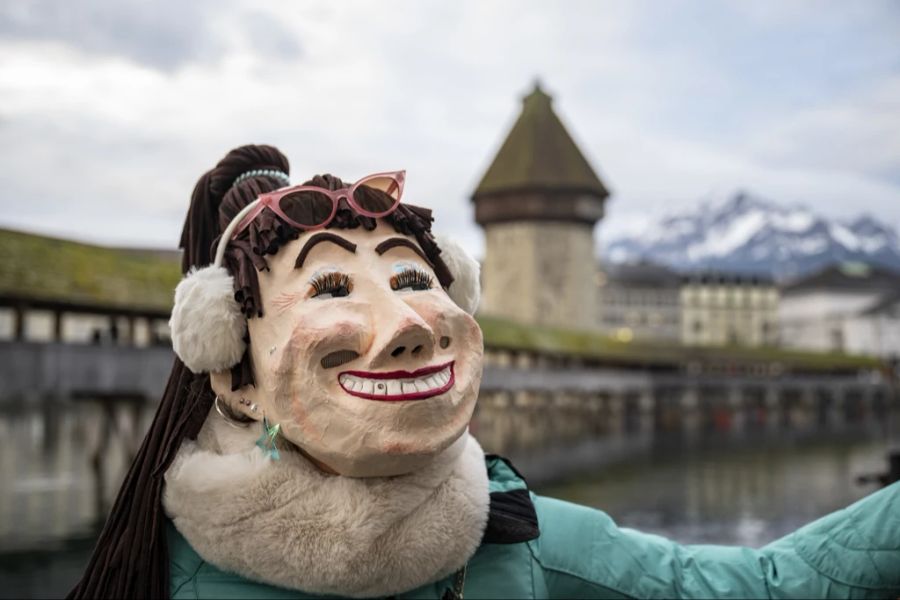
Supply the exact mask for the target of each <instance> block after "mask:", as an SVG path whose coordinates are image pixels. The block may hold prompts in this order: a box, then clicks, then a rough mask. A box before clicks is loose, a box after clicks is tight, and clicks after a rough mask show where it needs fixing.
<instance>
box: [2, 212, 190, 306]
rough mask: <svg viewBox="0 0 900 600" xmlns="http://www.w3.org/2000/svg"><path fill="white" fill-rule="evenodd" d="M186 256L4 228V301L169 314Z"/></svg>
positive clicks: (171, 252)
mask: <svg viewBox="0 0 900 600" xmlns="http://www.w3.org/2000/svg"><path fill="white" fill-rule="evenodd" d="M180 256H181V253H180V252H178V251H174V250H172V251H169V250H138V249H126V248H109V247H104V246H96V245H92V244H85V243H82V242H74V241H69V240H61V239H57V238H52V237H48V236H43V235H37V234H33V233H25V232H21V231H13V230H9V229H0V302H2V303H3V304H10V303H18V302H22V303H26V304H32V305H35V306H40V307H44V308H54V307H57V308H59V309H61V310H68V311H83V312H100V313H110V312H117V311H122V312H124V313H128V314H147V315H148V316H161V315H165V314H168V313H169V312H170V311H171V308H172V299H173V294H174V290H175V286H176V285H177V284H178V281H179V280H180V279H181V268H180V262H181V258H180Z"/></svg>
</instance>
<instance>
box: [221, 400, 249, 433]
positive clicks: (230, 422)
mask: <svg viewBox="0 0 900 600" xmlns="http://www.w3.org/2000/svg"><path fill="white" fill-rule="evenodd" d="M213 406H215V407H216V412H217V413H219V416H220V417H222V419H224V421H225V423H227V424H228V425H230V426H231V427H234V428H235V429H246V427H247V425H249V423H241V424H240V425H238V423H240V421H236V420H235V419H234V417H229V416H228V415H226V414H225V411H224V410H222V407H221V406H219V396H216V399H215V401H214V402H213Z"/></svg>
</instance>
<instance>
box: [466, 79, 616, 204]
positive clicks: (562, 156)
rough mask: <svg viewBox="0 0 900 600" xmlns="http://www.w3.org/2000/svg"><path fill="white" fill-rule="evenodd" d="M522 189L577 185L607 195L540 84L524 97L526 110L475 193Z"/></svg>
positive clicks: (573, 186) (477, 194) (602, 196)
mask: <svg viewBox="0 0 900 600" xmlns="http://www.w3.org/2000/svg"><path fill="white" fill-rule="evenodd" d="M522 189H561V190H562V189H564V190H568V189H575V190H581V191H585V192H589V193H594V194H596V195H598V196H600V197H601V198H605V197H606V196H608V195H609V192H608V191H607V189H606V186H604V185H603V183H602V182H601V181H600V178H599V177H597V174H596V173H595V172H594V169H593V168H591V165H590V164H589V163H588V161H587V159H586V158H585V157H584V155H583V154H582V153H581V150H579V149H578V146H577V145H576V144H575V142H574V140H572V136H570V135H569V132H568V131H566V128H565V126H564V125H563V124H562V122H561V121H560V120H559V117H558V116H557V115H556V113H555V112H554V111H553V106H552V98H551V97H550V96H548V95H547V94H546V93H544V91H543V90H541V88H540V86H539V85H535V88H534V91H532V92H531V93H530V94H528V95H527V96H526V97H525V98H524V100H523V106H522V113H521V114H520V115H519V118H518V120H517V121H516V123H515V125H513V128H512V130H510V132H509V135H508V136H507V137H506V140H505V141H504V142H503V145H502V146H501V147H500V151H499V152H498V153H497V156H496V157H495V158H494V161H493V162H492V163H491V166H490V167H489V168H488V170H487V172H486V173H485V174H484V177H482V179H481V183H479V184H478V187H477V188H476V190H475V194H474V195H473V197H474V198H478V197H479V196H483V195H487V194H491V193H496V192H504V191H510V190H522Z"/></svg>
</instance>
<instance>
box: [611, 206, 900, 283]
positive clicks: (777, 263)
mask: <svg viewBox="0 0 900 600" xmlns="http://www.w3.org/2000/svg"><path fill="white" fill-rule="evenodd" d="M601 241H602V242H604V243H603V247H602V249H601V252H602V257H603V258H604V260H607V261H610V262H617V263H621V262H636V261H639V260H647V261H650V262H655V263H659V264H665V265H669V266H671V267H673V268H675V269H677V270H679V271H689V270H701V269H713V270H721V271H731V272H741V273H764V274H768V275H772V276H774V277H776V278H779V279H782V278H788V277H794V276H797V275H800V274H803V273H807V272H809V271H812V270H815V269H817V268H821V267H824V266H825V265H827V264H830V263H833V262H835V261H864V262H869V263H873V264H878V265H882V266H885V267H887V268H889V269H892V270H894V271H898V272H900V239H898V235H897V232H896V231H894V229H893V228H891V227H889V226H887V225H885V224H884V223H881V222H879V221H877V220H876V219H874V218H872V217H870V216H862V217H859V218H857V219H855V220H853V221H848V222H843V221H835V220H829V219H827V218H825V217H822V216H819V215H816V214H815V213H813V212H812V211H810V210H809V209H807V208H805V207H803V206H791V207H784V206H779V205H777V204H775V203H773V202H769V201H767V200H764V199H761V198H758V197H755V196H752V195H749V194H747V193H744V192H739V193H737V194H735V195H734V196H732V197H731V198H728V199H726V200H724V201H719V202H703V203H701V204H700V205H699V206H698V207H697V208H696V209H694V210H691V211H686V212H684V213H680V214H673V215H669V216H666V217H663V218H661V219H660V220H659V221H657V222H652V223H648V225H647V226H646V228H645V229H644V231H642V232H639V233H637V234H632V235H629V236H627V237H625V236H623V237H618V238H614V239H611V240H601Z"/></svg>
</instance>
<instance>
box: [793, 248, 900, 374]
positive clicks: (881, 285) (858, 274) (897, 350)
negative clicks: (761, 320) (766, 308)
mask: <svg viewBox="0 0 900 600" xmlns="http://www.w3.org/2000/svg"><path fill="white" fill-rule="evenodd" d="M780 316H781V327H782V332H783V335H782V339H783V342H784V345H785V346H788V347H791V348H798V349H805V350H816V351H822V352H850V353H856V354H868V355H872V356H881V357H884V358H891V357H897V356H900V275H898V274H896V273H892V272H889V271H885V270H882V269H879V268H877V267H872V266H869V265H865V264H861V263H842V264H837V265H833V266H830V267H827V268H825V269H823V270H821V271H819V272H816V273H813V274H811V275H809V276H806V277H803V278H801V279H799V280H796V281H794V282H791V283H790V284H788V285H786V286H784V287H783V289H782V290H781V309H780Z"/></svg>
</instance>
